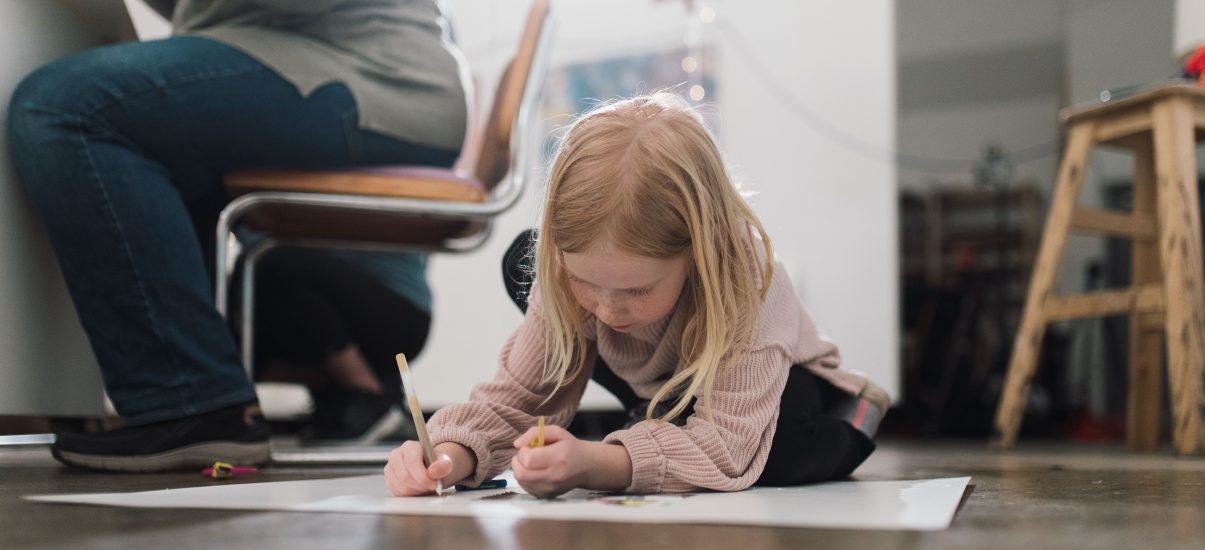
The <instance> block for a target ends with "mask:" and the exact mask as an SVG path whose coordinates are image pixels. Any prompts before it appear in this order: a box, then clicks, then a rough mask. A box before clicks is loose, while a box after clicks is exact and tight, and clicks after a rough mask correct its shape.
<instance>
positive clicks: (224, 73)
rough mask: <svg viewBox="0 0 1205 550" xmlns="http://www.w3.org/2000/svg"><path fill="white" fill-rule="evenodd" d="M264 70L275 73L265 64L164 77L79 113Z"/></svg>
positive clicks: (94, 111)
mask: <svg viewBox="0 0 1205 550" xmlns="http://www.w3.org/2000/svg"><path fill="white" fill-rule="evenodd" d="M265 72H266V73H272V74H276V73H274V72H273V71H272V70H271V69H269V68H268V67H266V66H259V67H241V68H238V69H224V70H220V71H208V72H205V73H195V74H192V75H188V76H185V77H181V78H172V79H171V81H170V82H168V81H166V79H165V81H164V82H163V84H159V83H158V82H153V83H152V85H151V86H150V87H148V88H146V89H143V90H138V91H136V92H132V93H129V94H122V95H120V96H117V97H113V98H110V99H109V100H107V101H104V102H101V103H100V104H98V105H96V106H95V107H93V108H92V109H90V110H88V111H86V112H83V113H81V115H82V116H85V117H92V116H93V115H95V114H96V113H98V112H100V111H103V110H105V109H108V108H109V107H112V106H113V105H115V104H118V103H125V102H126V101H129V100H135V99H138V98H140V97H142V96H145V95H148V94H152V93H155V92H161V91H164V90H168V89H173V88H176V87H180V86H187V85H189V84H195V83H197V82H201V81H207V80H217V79H220V78H229V77H232V76H243V75H248V74H252V73H265Z"/></svg>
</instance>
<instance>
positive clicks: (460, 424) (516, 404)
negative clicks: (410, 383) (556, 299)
mask: <svg viewBox="0 0 1205 550" xmlns="http://www.w3.org/2000/svg"><path fill="white" fill-rule="evenodd" d="M544 354H545V349H544V327H543V307H542V306H541V304H540V302H539V297H538V294H537V293H536V292H532V295H531V301H530V302H529V305H528V309H527V314H526V315H525V316H524V318H523V322H522V324H520V325H519V328H518V329H516V330H515V332H514V333H513V334H511V336H510V338H509V339H508V340H507V342H506V344H505V345H504V346H503V348H502V354H501V358H500V361H499V366H498V372H497V374H496V375H495V376H494V379H493V380H492V381H489V382H485V383H482V384H478V385H477V386H475V387H474V388H473V391H472V393H471V394H470V395H469V400H468V401H466V402H464V403H458V404H455V405H450V406H447V407H444V408H443V409H440V410H439V411H438V412H436V413H435V415H434V416H432V417H431V421H430V422H429V423H428V428H429V431H430V434H431V442H432V443H433V444H435V445H438V444H440V443H443V442H445V441H452V442H456V443H459V444H461V445H464V446H465V447H467V448H469V449H470V450H472V452H473V453H474V454H475V455H476V457H477V469H476V471H475V472H474V474H473V476H472V477H471V478H469V479H466V480H464V482H463V483H465V484H466V485H469V486H476V485H477V484H480V483H481V482H482V481H485V480H487V479H490V478H492V477H494V476H496V475H498V474H499V473H501V472H502V471H503V470H506V469H507V468H509V467H510V460H511V458H512V457H513V456H514V454H515V448H514V446H513V442H514V440H515V439H516V438H518V437H519V436H520V435H521V434H522V433H523V432H525V431H527V429H528V428H530V427H531V426H533V425H535V424H536V420H535V418H536V416H537V415H546V416H547V421H548V422H549V423H552V424H557V425H560V426H568V425H569V421H570V420H571V419H572V418H573V415H574V413H575V412H576V411H577V407H578V405H579V403H580V402H581V396H582V393H583V392H585V389H586V383H587V382H588V381H589V379H590V372H589V366H590V365H593V363H594V357H595V355H594V352H593V350H590V351H588V356H587V361H586V365H587V369H585V370H583V372H582V373H580V374H579V375H578V376H577V377H576V378H574V379H573V380H571V381H568V382H567V384H566V385H565V386H563V387H561V388H559V389H556V388H555V383H544V382H542V381H541V379H542V374H543V368H544ZM553 390H555V392H554V391H553ZM549 394H552V398H550V399H548V401H545V397H547V396H548V395H549Z"/></svg>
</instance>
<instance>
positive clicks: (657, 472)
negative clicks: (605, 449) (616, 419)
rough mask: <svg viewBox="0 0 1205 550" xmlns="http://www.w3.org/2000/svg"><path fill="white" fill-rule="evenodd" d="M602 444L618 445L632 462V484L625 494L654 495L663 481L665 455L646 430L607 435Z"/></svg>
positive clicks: (659, 489) (659, 490) (621, 431)
mask: <svg viewBox="0 0 1205 550" xmlns="http://www.w3.org/2000/svg"><path fill="white" fill-rule="evenodd" d="M603 443H610V444H616V443H618V444H620V445H623V446H624V448H625V449H627V451H628V457H630V458H631V460H632V484H631V485H628V487H627V488H626V489H624V490H623V492H625V493H635V494H646V495H647V494H656V493H659V492H661V484H662V483H663V482H664V481H665V455H664V454H662V453H661V446H660V445H658V444H657V440H656V439H654V438H653V434H651V433H649V430H648V429H638V428H633V429H628V430H620V431H618V432H614V433H612V434H610V435H608V436H607V437H606V438H604V439H603Z"/></svg>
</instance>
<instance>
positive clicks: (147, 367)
mask: <svg viewBox="0 0 1205 550" xmlns="http://www.w3.org/2000/svg"><path fill="white" fill-rule="evenodd" d="M148 3H150V4H151V5H152V7H154V8H155V9H157V10H158V11H159V12H160V13H162V14H164V15H166V16H170V17H171V20H172V22H173V24H174V29H175V30H174V35H173V36H172V37H171V38H168V39H165V40H157V41H151V42H141V43H124V44H118V45H113V46H107V47H103V48H98V49H95V50H92V51H88V52H84V53H81V54H78V55H74V56H71V57H68V58H65V59H62V60H59V61H56V62H53V63H51V64H49V65H46V66H44V67H42V68H40V69H39V70H37V71H36V72H34V73H33V74H31V75H30V76H29V77H27V78H26V79H25V80H24V81H23V82H22V83H21V84H20V86H19V87H18V88H17V90H16V91H15V93H14V95H13V98H12V103H11V107H10V109H9V120H8V132H9V141H10V145H11V148H12V151H11V152H12V157H13V161H14V164H15V167H16V169H17V174H18V176H19V178H20V180H21V182H22V184H23V185H24V187H25V188H26V190H27V191H28V195H29V197H30V199H31V202H32V204H33V206H34V207H35V209H36V210H37V212H38V213H39V214H40V217H41V219H42V220H43V221H44V222H45V224H46V226H47V229H48V232H49V235H50V239H51V242H52V244H53V247H54V250H55V253H56V255H57V257H58V260H59V263H60V265H61V266H62V269H63V274H64V277H65V279H66V282H67V286H68V289H69V291H70V293H71V296H72V299H73V301H74V303H75V306H76V310H77V311H78V314H79V317H80V321H81V324H82V325H83V327H84V329H85V331H86V332H87V334H88V337H89V339H90V342H91V345H92V348H93V350H94V351H95V353H96V357H97V359H98V361H99V364H100V369H101V371H102V374H103V378H104V382H105V388H106V390H107V392H108V394H109V397H110V398H111V399H112V401H113V404H114V406H115V407H116V409H117V412H118V413H119V414H120V415H121V416H122V417H124V419H125V420H126V422H127V426H126V427H123V428H121V429H118V430H116V431H110V432H104V433H94V434H82V433H66V434H60V436H59V437H58V440H57V441H56V442H55V444H54V446H53V448H52V452H53V454H54V455H55V457H56V458H58V459H59V460H60V461H62V462H64V463H67V464H73V465H80V466H86V467H92V468H98V469H106V470H135V471H153V470H163V469H173V468H182V467H195V466H202V465H205V464H207V463H208V464H211V463H212V462H213V460H214V459H215V458H222V459H223V460H226V461H232V462H237V463H244V464H255V463H261V462H264V461H266V460H267V459H268V457H269V445H268V439H269V431H268V428H267V426H266V424H265V422H264V420H263V418H262V416H261V414H260V413H259V407H258V402H257V399H256V394H255V388H254V387H253V385H252V384H251V381H250V380H248V378H247V375H246V374H245V370H244V366H243V365H242V364H240V359H239V353H238V350H237V349H236V343H235V340H234V338H233V336H232V334H231V331H230V329H229V327H228V326H227V324H226V322H225V321H224V320H223V318H222V317H221V315H219V314H218V312H217V311H216V309H215V308H214V306H213V293H212V290H211V289H212V286H211V285H212V283H211V276H212V274H210V273H208V272H207V259H209V258H211V255H212V253H211V251H210V247H211V246H212V239H213V236H212V235H213V227H214V222H215V220H216V216H217V213H218V212H219V211H220V209H221V207H222V206H223V205H224V204H225V203H226V201H227V199H226V196H225V193H224V191H223V186H222V175H223V174H224V173H226V172H230V171H233V170H238V169H246V168H292V169H327V168H342V167H351V166H370V165H383V164H425V165H432V166H450V165H451V164H452V162H453V161H454V160H455V159H456V157H457V155H458V154H459V149H460V146H461V143H462V141H463V137H464V130H465V122H466V118H467V113H466V110H467V109H466V101H465V86H464V84H463V82H464V80H463V79H462V77H461V75H462V72H461V67H460V64H459V62H458V59H459V55H458V54H457V53H456V51H455V49H454V47H453V46H452V45H451V43H450V41H449V40H448V35H447V32H446V31H447V29H446V25H445V20H444V18H443V15H442V14H441V12H440V9H439V7H438V6H437V2H436V0H307V1H296V0H254V1H248V0H180V1H179V2H173V1H170V0H167V1H164V0H150V1H149V2H148ZM295 260H296V263H293V264H289V265H288V267H287V268H285V269H284V271H283V274H282V271H281V270H275V271H272V270H269V271H270V272H274V273H277V274H278V276H277V277H276V278H275V279H273V280H267V281H264V282H262V283H261V285H262V286H261V288H263V289H266V290H268V292H267V293H266V296H267V297H268V298H271V297H272V295H273V292H274V291H275V290H279V289H281V288H285V287H290V285H293V287H294V288H295V287H297V285H300V286H302V287H304V286H306V285H309V287H310V288H311V289H313V288H326V287H327V286H329V285H330V284H333V285H335V286H336V287H346V286H347V285H359V281H374V282H373V283H371V284H364V285H362V286H361V287H360V288H357V289H355V290H358V291H363V292H370V293H375V294H376V295H377V296H379V297H380V299H379V300H377V302H378V303H379V304H380V305H382V306H389V307H393V308H395V309H394V310H393V311H391V312H390V313H393V314H396V315H395V316H390V318H389V322H390V323H392V324H393V327H392V328H393V329H396V332H397V333H400V334H411V335H421V337H415V338H411V339H410V340H412V341H407V339H406V338H398V340H397V345H398V346H410V347H411V349H409V350H406V349H404V348H403V347H399V348H397V349H390V350H389V357H387V358H385V359H384V360H385V361H388V360H391V357H392V354H393V353H396V352H405V351H409V352H411V353H413V352H416V351H417V350H418V349H419V348H421V345H422V341H423V340H424V339H425V335H426V330H427V326H428V323H429V314H430V297H429V293H428V290H427V287H426V282H425V279H424V275H423V270H424V262H423V259H422V257H421V256H413V255H411V256H400V257H385V256H380V255H373V256H368V257H363V256H360V257H357V256H352V255H347V254H342V253H340V254H337V255H332V254H325V253H324V254H312V255H307V256H304V257H302V258H300V259H296V258H295ZM298 270H312V271H314V272H315V273H317V272H320V271H328V272H329V271H334V272H336V273H337V274H338V276H337V277H336V278H335V279H334V280H332V281H322V282H321V283H320V284H319V283H318V282H315V281H313V280H309V281H304V282H300V283H298V282H297V281H296V280H293V279H290V277H291V275H296V274H297V273H296V272H297V271H298ZM307 275H309V274H307ZM342 290H347V289H346V288H343V289H342ZM319 294H320V296H319V297H317V298H315V299H313V300H310V301H309V302H308V303H306V304H294V309H292V310H290V313H289V314H288V315H289V316H292V317H293V319H294V320H297V318H304V319H305V320H306V321H313V322H314V323H316V324H318V325H319V326H321V327H324V328H321V329H320V330H319V332H324V331H325V332H326V333H328V334H326V335H327V336H331V338H327V339H326V340H325V341H324V342H323V343H322V345H321V346H319V347H318V348H317V349H316V351H315V353H318V354H319V355H315V356H311V357H317V358H318V361H316V362H315V364H316V365H318V368H320V369H321V370H322V372H325V373H326V375H327V376H328V378H329V382H330V387H332V388H335V389H342V390H345V391H349V392H359V393H361V394H367V395H372V394H374V392H380V393H382V394H384V393H386V390H385V388H386V387H388V386H390V385H394V386H396V384H395V383H394V381H393V380H386V379H383V378H382V377H381V375H380V374H379V369H378V370H377V374H374V373H373V365H374V364H375V363H378V362H379V361H381V359H380V358H379V357H375V356H373V357H370V356H368V354H370V353H371V354H373V355H379V354H380V352H379V350H378V348H379V347H380V346H379V344H377V343H372V344H366V342H367V340H357V339H358V338H363V335H362V333H361V332H359V331H357V330H356V329H355V328H354V327H355V326H356V325H357V323H358V321H355V320H353V318H354V315H355V314H348V311H349V310H352V309H355V307H356V306H355V305H354V304H350V303H348V302H346V301H345V300H347V298H346V296H344V295H342V294H341V293H340V292H319ZM362 299H364V298H363V297H359V298H357V300H362ZM357 303H359V302H357ZM344 306H347V307H344ZM359 313H365V312H362V311H361V312H359ZM366 314H367V315H369V316H373V317H374V318H376V319H378V320H379V319H382V318H384V317H386V316H387V315H386V314H384V313H381V312H376V311H374V312H368V313H366ZM280 317H281V315H272V314H268V315H267V316H266V317H265V318H266V319H273V318H276V319H279V318H280ZM339 327H342V329H343V332H341V333H339V334H335V333H336V332H338V331H339V330H340V328H339ZM294 329H295V328H291V327H287V326H283V325H278V326H275V327H264V333H265V334H269V335H272V337H274V338H275V337H279V333H280V332H283V333H285V334H286V338H284V339H283V340H281V341H283V342H285V344H284V345H280V344H279V342H278V343H277V345H270V346H268V349H276V350H284V349H294V348H293V347H291V346H290V345H289V344H288V338H290V337H291V338H293V339H294V340H293V341H295V342H296V341H301V342H304V343H316V342H312V341H310V340H308V338H309V337H310V336H309V335H308V333H304V332H296V331H294ZM274 331H275V332H274ZM291 331H292V332H291ZM387 337H390V338H391V337H393V336H387ZM278 339H279V338H278ZM301 347H302V346H300V345H299V346H296V349H300V348H301ZM357 353H358V354H360V355H362V356H364V357H363V360H362V361H356V360H347V361H340V359H347V357H352V358H353V359H354V357H355V356H356V355H357ZM285 359H288V358H285ZM266 362H268V363H270V361H266ZM328 363H329V364H328ZM349 365H350V366H349ZM366 373H367V376H366ZM368 376H371V377H373V378H375V382H372V381H369V380H370V378H368ZM64 383H70V381H64ZM353 401H354V400H353ZM321 413H322V411H319V414H321Z"/></svg>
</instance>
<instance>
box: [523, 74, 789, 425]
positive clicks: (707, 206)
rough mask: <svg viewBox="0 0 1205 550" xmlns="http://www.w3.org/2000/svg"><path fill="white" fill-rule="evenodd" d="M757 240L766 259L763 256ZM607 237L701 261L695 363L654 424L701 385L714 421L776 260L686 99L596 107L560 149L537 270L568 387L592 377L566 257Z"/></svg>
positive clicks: (624, 246) (560, 375)
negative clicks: (723, 371) (724, 367)
mask: <svg viewBox="0 0 1205 550" xmlns="http://www.w3.org/2000/svg"><path fill="white" fill-rule="evenodd" d="M756 237H760V241H761V245H762V247H763V249H764V256H763V257H762V258H758V255H757V253H756V252H755V251H754V248H753V247H754V246H755V245H756V243H757V238H756ZM600 238H605V239H607V240H608V241H607V242H609V243H611V244H612V245H614V246H615V247H616V248H617V249H618V250H620V251H622V252H624V253H628V254H632V255H636V256H644V257H649V258H658V259H665V258H671V257H675V256H677V255H679V254H683V253H689V254H690V258H691V269H690V273H689V275H688V276H687V280H686V284H685V286H684V288H683V289H682V296H681V297H680V299H679V303H678V307H679V308H686V311H685V313H686V314H687V315H688V319H689V320H688V322H687V324H686V326H685V327H684V329H683V333H682V341H681V345H680V348H679V357H680V359H681V361H682V362H683V364H684V365H686V366H685V367H684V368H680V369H679V370H678V371H677V372H676V373H675V374H674V375H673V376H672V377H671V378H670V379H669V380H668V381H667V382H666V383H665V384H664V385H662V387H661V388H660V389H659V390H658V391H657V393H656V395H655V396H654V397H653V399H652V401H651V402H650V403H649V406H648V409H647V410H646V412H645V416H646V418H652V416H653V411H654V409H655V407H656V406H657V404H658V403H659V402H660V401H661V400H663V399H666V398H669V397H671V396H675V395H676V396H677V399H678V400H677V403H675V404H674V406H673V408H671V409H670V410H669V411H668V412H666V413H665V414H664V415H662V416H661V417H660V418H659V420H669V419H673V418H675V417H677V416H678V415H679V414H681V413H682V412H683V410H684V409H685V408H686V407H687V406H688V405H689V403H690V399H691V396H692V395H695V394H697V392H698V391H699V389H700V388H702V390H703V397H704V405H705V407H706V408H707V410H708V411H709V415H708V416H710V397H711V391H712V386H713V385H714V382H715V378H716V374H717V372H718V371H719V369H720V365H721V362H722V360H723V359H724V358H726V357H729V356H730V354H732V355H739V354H741V353H744V352H746V351H747V349H748V348H749V346H750V345H751V343H752V340H753V338H754V336H755V334H756V330H757V324H758V318H759V311H760V308H761V303H762V300H763V299H764V298H765V294H766V291H767V289H768V288H769V284H770V278H771V275H772V270H773V256H774V255H773V250H772V248H771V245H770V239H769V237H768V236H766V232H765V230H764V229H763V227H762V225H761V222H760V221H759V220H758V219H757V216H756V215H755V214H754V213H753V210H752V209H751V208H750V207H749V205H748V204H747V203H746V202H745V200H744V198H742V197H741V195H740V193H739V192H738V190H737V188H736V186H735V185H734V184H733V182H732V180H731V178H730V177H729V175H728V172H727V170H726V169H725V167H724V162H723V158H722V156H721V155H720V152H719V149H718V148H717V147H716V145H715V141H714V139H713V138H712V136H711V134H710V133H709V132H708V131H707V129H706V127H705V126H704V124H703V120H702V117H700V116H699V115H698V113H696V112H694V111H693V110H692V109H691V108H690V107H689V106H688V105H687V104H686V103H685V102H684V101H683V100H681V99H680V98H678V97H677V96H676V95H673V94H670V93H665V92H662V93H655V94H652V95H648V96H642V97H635V98H632V99H627V100H623V101H619V102H615V103H611V104H608V105H604V106H602V107H599V108H596V109H594V110H593V111H591V112H589V113H587V114H585V115H583V116H582V117H581V118H579V119H578V120H577V121H576V122H574V123H573V125H572V126H570V128H569V130H568V132H567V133H566V134H565V136H564V138H563V139H562V141H561V144H560V147H559V149H558V150H557V154H556V158H555V160H554V161H553V163H552V168H551V170H550V173H549V180H548V193H547V197H546V199H545V203H544V218H543V222H542V226H541V230H540V233H539V238H538V240H537V245H536V257H535V270H536V275H537V279H538V280H539V281H540V284H539V285H538V286H537V288H538V289H539V293H540V298H541V299H542V301H543V304H544V327H545V336H546V346H547V353H546V354H545V357H546V359H545V364H544V378H545V382H548V383H552V382H555V383H556V385H557V386H556V387H558V388H559V387H562V386H564V385H565V384H567V381H570V380H573V379H574V378H575V377H576V376H578V375H579V374H580V373H581V372H582V368H583V367H584V364H585V360H586V357H585V354H584V353H583V350H585V348H586V339H585V334H584V331H583V324H584V322H585V320H586V319H587V317H588V315H589V313H588V312H587V311H586V310H585V309H584V308H582V307H581V305H579V304H578V303H577V301H576V300H575V299H574V297H573V294H572V292H571V290H570V289H569V281H568V277H567V274H566V272H565V269H564V268H563V263H562V258H563V257H562V254H563V253H565V252H569V253H574V252H581V251H585V250H587V249H588V248H590V246H591V245H592V243H594V242H595V241H596V240H597V239H600Z"/></svg>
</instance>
